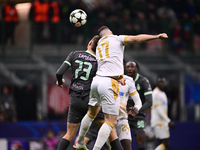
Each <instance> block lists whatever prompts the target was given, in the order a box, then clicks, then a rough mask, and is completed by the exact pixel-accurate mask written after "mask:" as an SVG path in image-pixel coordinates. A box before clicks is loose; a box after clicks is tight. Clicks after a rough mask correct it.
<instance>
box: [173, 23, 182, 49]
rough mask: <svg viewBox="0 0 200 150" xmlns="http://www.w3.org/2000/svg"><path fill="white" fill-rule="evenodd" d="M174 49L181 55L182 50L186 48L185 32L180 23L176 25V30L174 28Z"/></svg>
mask: <svg viewBox="0 0 200 150" xmlns="http://www.w3.org/2000/svg"><path fill="white" fill-rule="evenodd" d="M171 37H172V48H173V50H174V51H175V52H176V53H180V51H181V48H183V46H184V42H183V39H182V37H183V32H182V28H181V25H180V23H176V24H175V26H174V28H172V34H171Z"/></svg>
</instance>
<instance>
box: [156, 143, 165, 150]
mask: <svg viewBox="0 0 200 150" xmlns="http://www.w3.org/2000/svg"><path fill="white" fill-rule="evenodd" d="M155 150H166V148H165V145H164V144H160V145H158V146H157V147H156V149H155Z"/></svg>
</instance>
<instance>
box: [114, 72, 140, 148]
mask: <svg viewBox="0 0 200 150" xmlns="http://www.w3.org/2000/svg"><path fill="white" fill-rule="evenodd" d="M124 78H125V79H126V85H119V97H120V108H119V115H118V118H117V124H116V126H115V129H116V132H117V136H118V138H119V140H120V142H121V145H122V147H123V148H124V150H131V140H132V138H131V132H130V127H129V123H128V114H127V111H126V105H127V101H128V98H129V96H131V98H132V99H133V101H134V103H135V105H134V107H135V109H136V110H139V109H140V108H141V107H142V102H141V99H140V96H139V94H138V92H137V90H136V87H135V82H134V81H133V78H131V77H128V76H126V75H124ZM137 113H138V111H137ZM137 113H136V114H137ZM136 114H135V115H136Z"/></svg>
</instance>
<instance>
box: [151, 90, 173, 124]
mask: <svg viewBox="0 0 200 150" xmlns="http://www.w3.org/2000/svg"><path fill="white" fill-rule="evenodd" d="M152 98H153V104H152V108H151V127H155V126H162V125H165V126H166V125H168V123H169V122H170V119H169V117H168V115H167V112H168V105H167V96H166V94H165V92H163V91H161V90H160V89H159V88H158V87H156V88H155V89H154V90H153V93H152Z"/></svg>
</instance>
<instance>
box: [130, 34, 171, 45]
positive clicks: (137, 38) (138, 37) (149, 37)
mask: <svg viewBox="0 0 200 150" xmlns="http://www.w3.org/2000/svg"><path fill="white" fill-rule="evenodd" d="M167 38H168V36H167V34H166V33H161V34H158V35H148V34H140V35H136V36H127V38H126V43H135V42H137V43H142V42H147V41H151V40H155V39H167Z"/></svg>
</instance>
